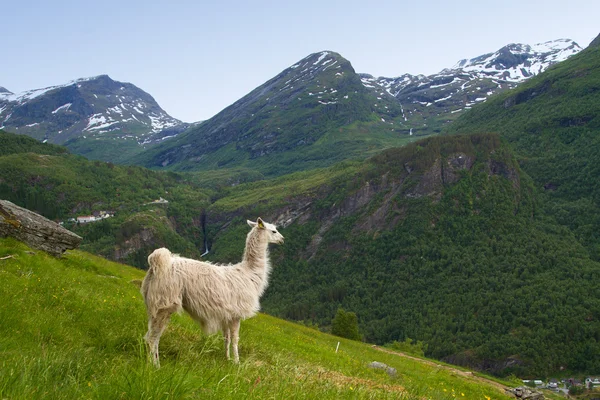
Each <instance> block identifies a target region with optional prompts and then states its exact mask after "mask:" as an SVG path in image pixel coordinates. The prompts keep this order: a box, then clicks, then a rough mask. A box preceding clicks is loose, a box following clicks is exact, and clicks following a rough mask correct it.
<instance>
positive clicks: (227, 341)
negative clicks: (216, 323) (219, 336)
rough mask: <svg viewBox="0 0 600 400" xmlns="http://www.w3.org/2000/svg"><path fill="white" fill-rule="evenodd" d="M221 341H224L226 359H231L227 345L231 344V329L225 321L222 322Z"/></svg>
mask: <svg viewBox="0 0 600 400" xmlns="http://www.w3.org/2000/svg"><path fill="white" fill-rule="evenodd" d="M222 329H223V341H224V342H225V355H226V356H227V359H228V360H231V357H230V355H229V347H230V345H231V330H230V329H229V324H228V323H227V322H224V323H223V328H222Z"/></svg>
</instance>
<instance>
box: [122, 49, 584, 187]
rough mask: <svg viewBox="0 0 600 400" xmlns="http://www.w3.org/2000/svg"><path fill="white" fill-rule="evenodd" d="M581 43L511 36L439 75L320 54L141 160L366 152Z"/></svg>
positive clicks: (278, 171)
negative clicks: (360, 66)
mask: <svg viewBox="0 0 600 400" xmlns="http://www.w3.org/2000/svg"><path fill="white" fill-rule="evenodd" d="M579 50H581V49H580V47H579V46H578V45H577V44H576V43H575V42H573V41H572V40H567V39H562V40H556V41H553V42H547V43H542V44H537V45H534V46H528V45H522V44H511V45H508V46H505V47H503V48H502V49H500V50H498V51H496V52H494V53H490V54H485V55H483V56H480V57H476V58H473V59H470V60H461V61H459V62H458V63H457V64H456V65H455V66H454V67H452V68H449V69H444V70H443V71H441V72H440V73H438V74H435V75H431V76H423V75H418V76H412V75H408V74H405V75H402V76H401V77H398V78H377V79H376V78H373V77H372V76H370V75H367V74H357V73H356V72H355V70H354V68H353V67H352V65H351V64H350V62H349V61H348V60H346V59H344V58H343V57H342V56H341V55H339V54H337V53H334V52H331V51H323V52H319V53H315V54H311V55H309V56H308V57H306V58H304V59H302V60H300V61H299V62H297V63H296V64H294V65H292V66H290V67H289V68H287V69H285V70H284V71H282V72H281V73H280V74H279V75H277V76H276V77H274V78H272V79H271V80H269V81H268V82H266V83H265V84H263V85H261V86H259V87H258V88H256V89H255V90H253V91H252V92H251V93H249V94H248V95H246V96H245V97H243V98H242V99H240V100H238V101H237V102H235V103H234V104H232V105H231V106H229V107H227V108H226V109H224V110H223V111H222V112H220V113H219V114H217V115H216V116H215V117H213V118H211V119H210V120H208V121H205V122H204V123H203V124H201V125H199V126H196V127H194V128H193V129H190V130H189V131H187V132H186V133H185V134H183V135H180V136H178V137H177V138H176V139H175V140H170V141H168V142H165V143H163V144H161V145H159V146H156V147H155V148H152V149H150V150H149V151H147V152H145V153H144V154H141V155H140V156H139V157H137V158H136V159H134V160H133V161H132V162H133V163H135V164H140V165H144V166H147V167H152V168H169V169H175V170H208V169H216V168H223V167H244V168H249V169H256V170H258V171H260V172H262V173H264V174H265V175H267V176H273V175H282V174H285V173H289V172H294V171H298V170H304V169H308V168H314V167H322V166H327V165H331V164H333V163H334V162H336V161H341V160H343V159H353V158H365V157H366V156H368V155H372V154H374V153H375V152H377V151H379V150H381V149H384V148H387V147H393V146H399V145H403V144H405V143H407V142H408V141H410V140H412V139H414V137H413V135H414V136H417V135H429V134H432V133H436V132H439V131H440V129H441V126H442V125H444V124H446V123H447V122H449V121H452V120H454V119H455V118H456V117H457V116H458V115H459V114H460V113H461V112H463V111H465V110H468V109H470V108H471V107H472V106H473V105H475V104H477V103H481V102H484V101H485V100H486V99H487V98H488V97H489V96H491V95H493V94H494V93H498V92H501V91H504V90H506V89H509V88H513V87H515V86H516V85H517V84H519V83H521V82H522V81H524V80H526V79H527V78H529V77H531V76H533V75H535V74H537V73H539V72H541V71H543V70H545V69H547V68H548V67H549V66H550V65H553V64H555V63H557V62H559V61H561V60H564V59H566V58H568V57H569V56H571V55H572V54H575V53H577V52H578V51H579Z"/></svg>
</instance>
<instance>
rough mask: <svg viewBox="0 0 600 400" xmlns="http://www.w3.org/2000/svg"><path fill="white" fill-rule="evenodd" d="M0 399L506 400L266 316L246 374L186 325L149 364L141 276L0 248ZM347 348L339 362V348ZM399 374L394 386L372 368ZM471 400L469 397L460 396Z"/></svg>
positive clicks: (440, 370) (463, 378)
mask: <svg viewBox="0 0 600 400" xmlns="http://www.w3.org/2000/svg"><path fill="white" fill-rule="evenodd" d="M6 256H12V257H11V258H6V259H3V260H0V300H1V301H2V304H3V306H2V307H1V308H0V321H2V324H0V398H2V399H5V398H7V399H31V398H52V399H73V398H89V399H97V398H101V399H114V398H127V399H130V398H132V399H167V398H173V399H185V398H207V399H212V398H215V399H217V398H218V399H239V398H256V399H265V398H307V399H313V398H335V399H337V398H352V399H354V398H377V399H380V398H382V399H385V398H390V399H398V398H400V399H422V398H426V399H454V398H459V399H460V398H465V399H485V398H492V399H508V398H509V397H507V396H505V395H504V394H502V393H501V391H500V389H498V388H496V387H494V386H491V385H488V384H486V383H482V382H481V381H478V380H477V378H476V377H475V376H472V375H468V374H463V373H460V371H458V370H455V369H452V368H447V367H445V366H442V365H439V364H437V363H435V362H423V361H420V360H416V359H410V358H405V357H400V356H398V355H394V354H388V353H384V352H381V351H378V350H377V349H375V348H372V347H370V346H369V345H367V344H364V343H360V342H353V341H349V340H345V339H341V338H337V337H334V336H331V335H327V334H324V333H321V332H319V331H317V330H314V329H311V328H308V327H304V326H301V325H296V324H293V323H289V322H285V321H282V320H279V319H276V318H273V317H270V316H267V315H259V316H257V317H256V318H252V319H250V320H247V321H244V322H243V324H242V330H241V341H240V351H241V363H240V364H239V365H235V364H232V363H230V362H228V361H226V360H225V357H224V354H223V349H222V341H221V338H220V336H217V335H215V336H204V335H202V334H201V332H200V329H199V328H198V327H197V326H195V324H194V323H193V322H192V320H191V319H190V318H189V317H187V316H186V315H178V316H175V317H174V318H173V321H172V323H171V325H170V326H169V328H168V329H167V331H166V332H165V334H164V335H163V338H162V340H161V346H160V349H161V364H162V368H161V369H159V370H156V369H154V368H153V367H151V365H150V364H149V363H148V361H147V355H146V350H145V345H144V343H143V341H142V340H141V338H142V335H143V334H144V333H145V330H146V316H145V309H144V305H143V301H142V298H141V295H140V294H139V291H138V289H137V287H136V286H135V285H134V284H132V283H131V281H132V280H133V279H141V278H142V277H143V272H142V271H140V270H137V269H134V268H131V267H129V266H126V265H122V264H117V263H113V262H109V261H106V260H104V259H102V258H98V257H95V256H92V255H89V254H87V253H83V252H80V251H70V252H68V253H67V254H66V255H64V256H63V258H61V259H55V258H53V257H50V256H48V255H46V254H45V253H42V252H39V251H35V253H34V252H32V251H31V249H29V248H27V247H26V246H25V245H23V244H21V243H19V242H16V241H14V240H12V239H0V258H4V257H6ZM338 342H340V347H339V351H338V352H337V353H336V352H335V348H336V346H337V343H338ZM371 361H380V362H384V363H386V364H388V365H390V366H392V367H394V368H396V369H397V370H398V375H397V377H395V378H391V377H389V376H388V375H387V374H386V373H385V372H383V371H380V370H373V369H369V368H367V364H368V363H370V362H371ZM463 394H464V396H463Z"/></svg>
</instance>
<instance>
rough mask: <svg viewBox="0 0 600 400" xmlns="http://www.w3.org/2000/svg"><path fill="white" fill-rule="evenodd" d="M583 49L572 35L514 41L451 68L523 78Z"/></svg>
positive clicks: (516, 79) (485, 75)
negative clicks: (548, 39)
mask: <svg viewBox="0 0 600 400" xmlns="http://www.w3.org/2000/svg"><path fill="white" fill-rule="evenodd" d="M581 50H582V48H581V47H580V46H579V45H578V44H577V43H575V42H574V41H572V40H570V39H558V40H553V41H549V42H544V43H538V44H534V45H528V44H521V43H511V44H509V45H507V46H504V47H502V48H501V49H499V50H498V51H496V52H494V53H488V54H484V55H482V56H479V57H475V58H471V59H463V60H460V61H459V62H458V63H456V64H455V65H454V66H453V67H452V68H451V70H454V71H457V70H460V71H464V72H468V73H473V74H476V75H478V76H479V77H480V78H495V79H501V80H505V81H509V82H520V81H523V80H525V79H527V78H529V77H531V76H533V75H536V74H539V73H540V72H542V71H544V70H545V69H546V68H548V67H549V66H550V65H552V64H555V63H557V62H560V61H563V60H566V59H567V58H569V57H570V56H572V55H573V54H576V53H578V52H579V51H581Z"/></svg>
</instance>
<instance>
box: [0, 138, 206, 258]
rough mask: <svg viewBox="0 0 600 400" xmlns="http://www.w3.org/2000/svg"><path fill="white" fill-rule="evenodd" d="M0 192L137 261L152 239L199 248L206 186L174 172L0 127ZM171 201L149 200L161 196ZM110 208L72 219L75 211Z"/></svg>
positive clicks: (96, 246) (111, 253)
mask: <svg viewBox="0 0 600 400" xmlns="http://www.w3.org/2000/svg"><path fill="white" fill-rule="evenodd" d="M0 143H2V146H1V148H0V198H2V199H5V200H9V201H12V202H14V203H15V204H18V205H20V206H22V207H25V208H28V209H30V210H32V211H35V212H38V213H40V214H42V215H44V216H45V217H47V218H50V219H52V220H57V221H63V222H65V224H66V227H67V228H69V229H72V230H75V231H76V232H77V233H78V234H80V235H81V236H83V237H84V242H83V244H82V248H84V249H86V250H88V251H93V252H94V253H96V254H101V255H103V256H105V257H108V258H111V259H114V260H120V261H126V262H129V263H132V264H136V265H138V266H140V267H141V266H143V265H145V263H146V257H147V255H148V253H149V252H150V251H151V250H153V249H154V248H156V247H159V246H164V245H166V244H167V243H168V244H169V247H176V248H177V251H178V252H185V253H186V254H189V255H195V256H198V255H199V254H200V253H201V252H202V251H201V249H202V247H203V243H204V237H203V236H204V234H203V231H202V227H201V225H202V224H201V215H202V212H203V210H204V209H205V208H206V207H207V206H208V204H209V194H210V191H209V190H201V189H199V188H198V186H197V185H195V184H192V183H191V182H189V181H187V180H186V179H185V178H184V177H182V176H180V175H177V174H175V173H163V172H155V171H149V170H147V169H144V168H141V167H123V166H115V165H113V164H111V163H105V162H100V161H89V160H87V159H85V158H83V157H81V156H76V155H72V154H69V153H68V151H66V149H65V148H64V147H60V146H56V145H50V144H43V143H40V142H38V141H36V140H34V139H31V138H28V137H25V136H22V135H15V134H9V133H4V132H2V131H0ZM161 197H162V198H166V199H167V201H169V200H170V201H171V203H152V202H153V201H156V200H158V199H160V198H161ZM101 211H105V212H106V211H108V212H110V213H111V214H113V215H114V216H113V217H112V218H108V219H104V220H102V221H100V222H94V223H91V224H76V223H75V222H74V221H73V222H69V220H72V219H74V218H75V217H77V216H84V215H90V214H94V215H98V214H99V213H100V212H101Z"/></svg>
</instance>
